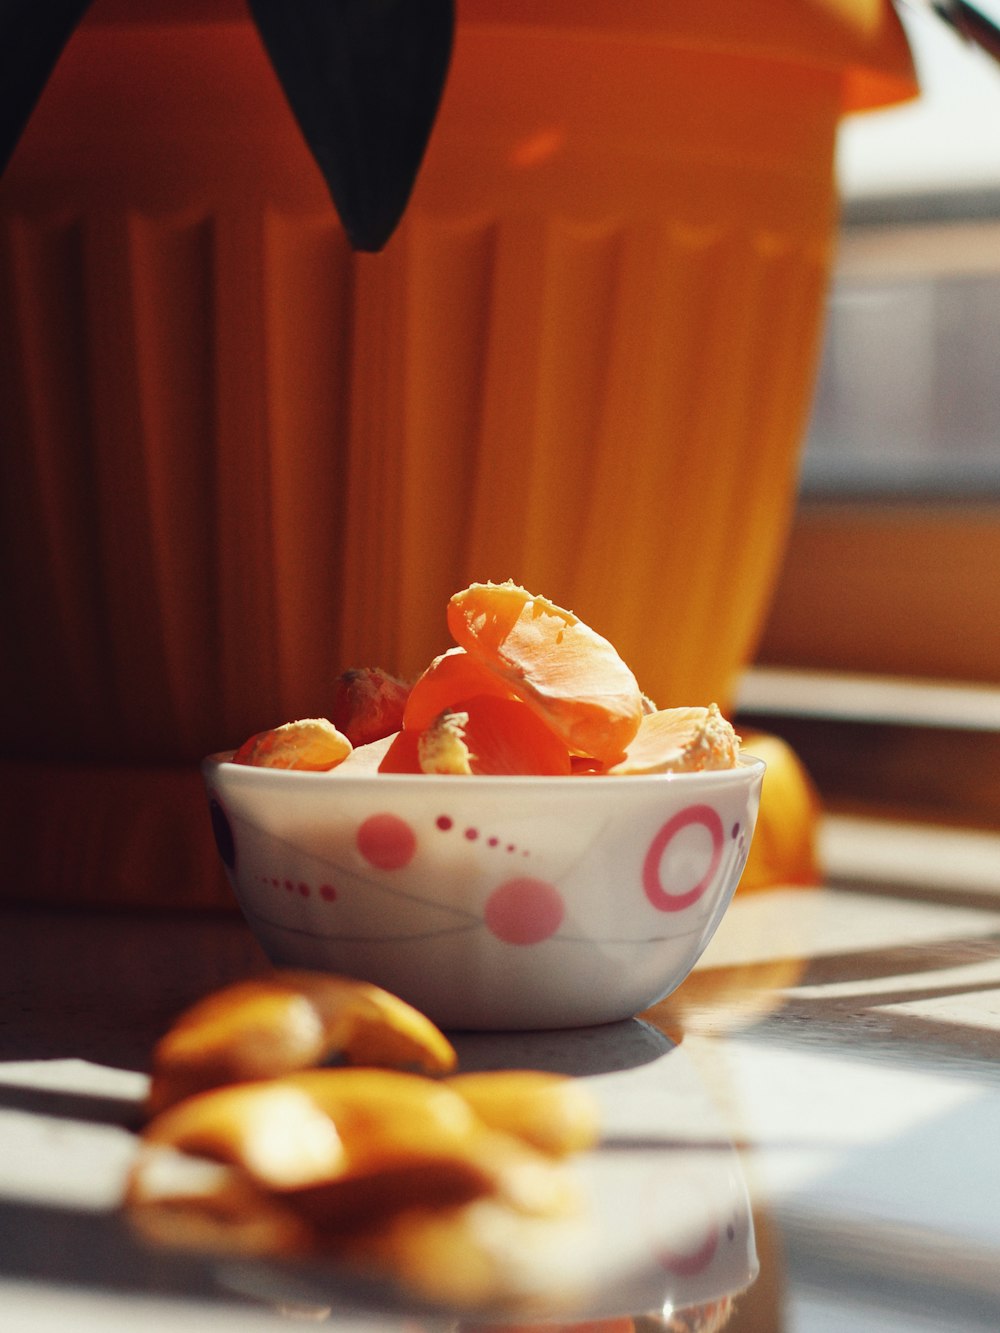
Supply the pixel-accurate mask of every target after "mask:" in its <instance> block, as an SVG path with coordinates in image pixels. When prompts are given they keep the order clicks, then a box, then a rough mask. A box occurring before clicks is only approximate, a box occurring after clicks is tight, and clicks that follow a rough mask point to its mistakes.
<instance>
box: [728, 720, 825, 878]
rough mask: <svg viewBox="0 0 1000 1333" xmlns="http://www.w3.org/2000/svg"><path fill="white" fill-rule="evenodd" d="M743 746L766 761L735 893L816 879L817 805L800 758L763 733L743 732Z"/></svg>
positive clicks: (819, 873) (776, 738) (819, 805)
mask: <svg viewBox="0 0 1000 1333" xmlns="http://www.w3.org/2000/svg"><path fill="white" fill-rule="evenodd" d="M743 749H744V751H745V752H746V753H747V754H752V755H756V757H757V758H758V759H763V760H764V762H765V764H766V765H767V772H766V773H765V775H764V785H763V787H762V788H761V793H760V809H759V811H758V813H757V824H756V827H755V829H754V835H753V841H752V842H751V844H750V855H749V856H748V858H747V863H746V867H745V868H744V871H743V874H742V876H741V877H740V882H739V886H738V889H737V892H738V893H752V892H753V891H754V890H756V889H766V888H772V887H774V886H777V885H782V886H784V887H789V886H792V887H797V888H810V887H813V886H815V885H817V884H819V882H820V880H821V878H822V866H821V863H820V855H819V829H820V821H821V818H822V813H823V808H822V802H821V800H820V796H819V792H818V791H817V790H816V787H815V786H814V784H813V781H812V778H811V777H810V776H809V773H808V771H807V770H806V767H805V765H804V764H803V763H802V760H801V759H800V758H799V756H798V755H797V754H796V753H795V751H794V750H793V749H792V747H791V746H790V745H789V744H788V742H787V741H784V740H782V739H781V738H780V737H779V736H771V735H769V734H767V733H765V732H754V733H751V734H748V735H746V736H744V738H743Z"/></svg>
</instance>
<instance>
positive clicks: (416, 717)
mask: <svg viewBox="0 0 1000 1333" xmlns="http://www.w3.org/2000/svg"><path fill="white" fill-rule="evenodd" d="M513 693H514V692H513V690H512V689H511V688H510V686H509V685H508V684H507V683H506V681H504V679H503V677H502V676H498V675H497V673H496V672H495V671H491V670H490V668H489V667H488V666H485V665H484V664H483V663H482V662H480V661H479V659H478V658H476V657H473V655H472V654H471V653H467V652H466V651H465V649H464V648H449V649H448V651H447V652H446V653H442V654H441V655H440V656H439V657H435V659H434V661H433V662H431V664H430V666H429V667H427V669H426V670H425V671H424V672H423V673H422V674H421V675H419V676H418V677H417V679H416V680H415V681H414V683H413V688H412V689H411V690H410V696H409V698H408V699H407V701H406V708H405V709H404V711H403V726H404V727H405V728H406V729H407V730H413V731H423V729H424V727H428V726H430V724H431V723H432V722H433V721H434V719H435V718H436V717H438V716H439V715H440V714H441V713H443V712H444V711H445V709H447V708H457V707H458V706H459V705H460V702H461V700H463V699H471V698H472V697H473V696H474V695H477V694H495V695H497V696H498V697H500V698H505V699H509V698H511V697H512V696H513Z"/></svg>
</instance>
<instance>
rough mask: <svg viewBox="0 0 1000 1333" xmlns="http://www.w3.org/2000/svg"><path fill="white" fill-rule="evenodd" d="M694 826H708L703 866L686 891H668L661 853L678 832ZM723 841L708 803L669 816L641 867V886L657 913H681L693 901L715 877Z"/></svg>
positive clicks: (651, 844)
mask: <svg viewBox="0 0 1000 1333" xmlns="http://www.w3.org/2000/svg"><path fill="white" fill-rule="evenodd" d="M695 825H701V826H702V827H703V828H705V829H707V831H708V835H709V837H710V838H711V842H712V846H711V851H710V852H709V855H708V860H707V863H706V865H705V869H704V871H703V873H702V875H701V877H700V879H699V880H698V881H697V883H696V884H694V885H693V886H692V887H691V888H690V889H688V890H687V891H686V892H685V893H671V892H670V891H669V890H668V889H667V888H665V887H664V885H663V881H662V873H663V869H662V867H663V857H664V854H665V853H666V851H667V849H668V848H669V846H670V844H671V843H672V842H673V840H674V838H676V837H677V835H678V834H679V833H681V832H683V830H684V829H687V828H690V827H692V826H695ZM723 841H724V838H723V831H722V820H721V819H720V818H719V816H718V815H717V814H716V812H715V811H714V810H713V809H712V807H711V806H710V805H689V806H688V807H687V809H685V810H680V811H679V812H678V813H677V814H676V815H674V817H673V818H672V819H668V820H667V822H666V823H665V824H664V825H663V827H662V828H661V829H660V830H659V832H658V833H657V834H656V836H655V838H654V839H653V841H652V842H651V843H650V844H649V850H648V852H647V853H646V859H645V861H644V862H643V867H642V887H643V889H644V890H645V893H646V897H647V898H648V899H649V901H650V902H651V903H652V904H653V906H654V907H655V908H656V909H657V910H658V911H660V912H680V911H683V910H684V908H685V907H690V906H691V905H692V904H693V903H696V902H697V901H698V899H699V898H700V897H701V895H702V894H703V893H704V892H705V890H706V889H707V888H708V886H709V885H710V884H711V883H712V880H713V879H714V878H715V873H716V871H717V870H718V868H719V862H720V861H721V860H722V844H723Z"/></svg>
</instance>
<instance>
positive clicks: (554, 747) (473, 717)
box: [417, 694, 570, 776]
mask: <svg viewBox="0 0 1000 1333" xmlns="http://www.w3.org/2000/svg"><path fill="white" fill-rule="evenodd" d="M417 754H418V758H419V761H420V771H421V772H423V773H464V774H487V773H488V774H494V775H502V774H534V775H546V776H568V775H569V772H570V756H569V751H568V750H567V748H566V746H565V744H564V742H563V741H562V740H561V739H560V738H559V736H557V735H556V733H555V732H554V731H553V730H552V729H551V728H550V727H548V726H547V725H546V724H545V722H544V721H543V720H542V719H541V718H540V717H539V716H538V714H537V713H535V712H534V711H533V710H532V709H531V708H530V707H529V706H528V705H527V704H526V703H523V702H522V701H521V700H520V699H504V698H500V697H499V696H497V695H492V694H478V695H475V696H474V697H473V698H471V699H465V700H462V701H461V702H460V703H459V705H458V706H457V707H456V708H454V709H447V710H445V712H443V713H441V714H439V716H438V717H436V718H435V719H434V721H433V722H432V723H431V724H430V725H429V726H427V727H425V728H424V729H423V731H421V732H420V733H419V740H418V746H417Z"/></svg>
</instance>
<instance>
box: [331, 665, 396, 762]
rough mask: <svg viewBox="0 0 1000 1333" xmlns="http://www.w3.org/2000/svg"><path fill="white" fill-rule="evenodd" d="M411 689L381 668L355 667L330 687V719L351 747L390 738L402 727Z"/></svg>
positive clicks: (339, 677)
mask: <svg viewBox="0 0 1000 1333" xmlns="http://www.w3.org/2000/svg"><path fill="white" fill-rule="evenodd" d="M409 693H410V687H409V686H408V685H407V684H406V683H405V682H404V681H401V680H399V679H398V678H397V677H396V676H390V675H389V673H388V671H383V670H382V669H381V667H354V668H352V669H351V670H349V671H344V672H342V673H341V675H339V676H338V677H337V679H336V681H335V682H334V686H333V705H332V708H331V710H330V719H331V721H332V722H333V725H334V726H335V727H336V728H337V729H338V731H342V732H343V733H344V735H345V736H346V737H347V739H348V740H349V741H350V742H351V744H352V745H367V744H368V743H369V742H370V741H380V740H382V739H383V737H385V736H391V735H392V733H393V732H395V731H399V729H400V727H401V726H402V725H403V709H404V708H405V706H406V700H407V697H408V695H409Z"/></svg>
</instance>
